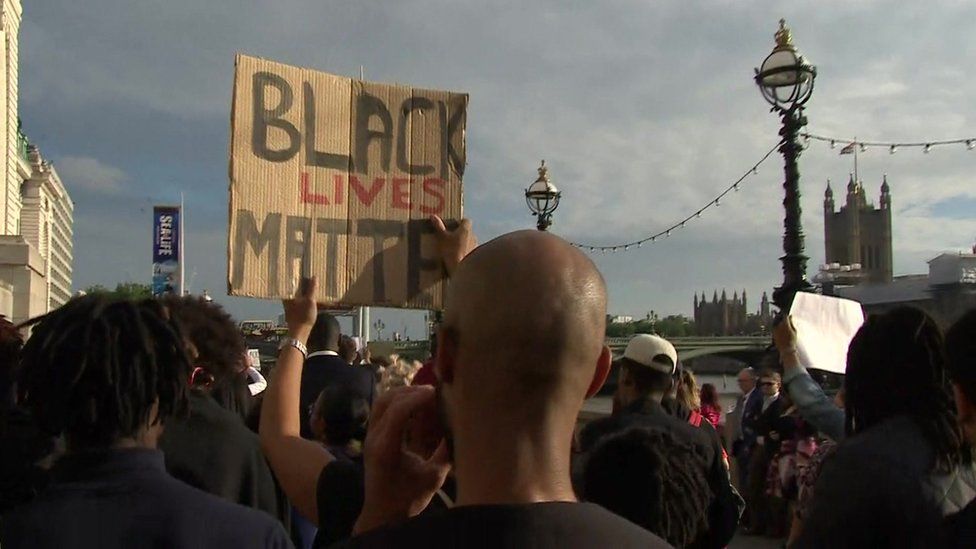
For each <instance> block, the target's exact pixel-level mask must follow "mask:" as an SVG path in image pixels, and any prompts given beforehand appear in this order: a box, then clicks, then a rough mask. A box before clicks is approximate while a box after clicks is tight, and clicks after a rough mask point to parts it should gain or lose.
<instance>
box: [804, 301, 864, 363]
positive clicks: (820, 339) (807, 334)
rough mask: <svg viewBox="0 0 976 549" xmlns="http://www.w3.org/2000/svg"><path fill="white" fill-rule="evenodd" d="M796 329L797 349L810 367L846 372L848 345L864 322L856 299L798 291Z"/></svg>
mask: <svg viewBox="0 0 976 549" xmlns="http://www.w3.org/2000/svg"><path fill="white" fill-rule="evenodd" d="M790 317H791V318H792V319H793V326H794V327H795V328H796V350H797V352H798V354H799V356H800V363H801V364H803V365H804V366H805V367H807V368H816V369H818V370H825V371H828V372H835V373H838V374H843V373H844V372H845V371H846V370H847V347H848V346H849V345H850V344H851V339H853V338H854V334H856V333H857V331H858V329H860V327H861V325H862V324H864V313H863V312H862V311H861V305H860V304H859V303H857V302H856V301H851V300H849V299H841V298H839V297H829V296H824V295H819V294H810V293H805V292H798V293H797V294H796V297H795V298H793V306H792V307H790Z"/></svg>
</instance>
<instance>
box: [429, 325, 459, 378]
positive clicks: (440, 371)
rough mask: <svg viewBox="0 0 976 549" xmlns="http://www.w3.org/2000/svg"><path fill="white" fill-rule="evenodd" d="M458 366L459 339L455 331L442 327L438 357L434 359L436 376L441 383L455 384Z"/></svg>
mask: <svg viewBox="0 0 976 549" xmlns="http://www.w3.org/2000/svg"><path fill="white" fill-rule="evenodd" d="M456 365H457V337H456V334H455V333H454V330H452V329H450V328H447V327H443V326H442V327H441V328H439V329H438V330H437V356H436V357H434V374H435V375H436V376H437V380H438V381H439V382H440V383H453V382H454V368H455V367H456Z"/></svg>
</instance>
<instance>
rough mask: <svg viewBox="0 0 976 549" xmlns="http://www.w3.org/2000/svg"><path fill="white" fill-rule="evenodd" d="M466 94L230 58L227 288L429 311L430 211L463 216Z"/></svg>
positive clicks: (438, 286)
mask: <svg viewBox="0 0 976 549" xmlns="http://www.w3.org/2000/svg"><path fill="white" fill-rule="evenodd" d="M467 103H468V96H467V95H466V94H459V93H452V92H446V91H434V90H424V89H418V88H412V87H409V86H399V85H386V84H376V83H371V82H364V81H360V80H353V79H350V78H345V77H342V76H336V75H332V74H328V73H324V72H318V71H313V70H310V69H303V68H298V67H292V66H288V65H283V64H280V63H275V62H272V61H267V60H264V59H258V58H254V57H249V56H246V55H238V56H237V60H236V70H235V74H234V99H233V107H232V114H231V154H230V227H229V231H228V262H227V273H228V281H227V282H228V293H229V294H230V295H237V296H250V297H264V298H282V297H289V296H291V295H293V294H294V291H295V288H297V284H298V280H299V278H300V277H301V276H309V275H313V274H314V275H317V276H318V279H319V291H318V295H319V300H320V301H321V302H322V303H334V304H339V305H344V306H349V305H383V306H389V307H410V308H427V309H439V308H441V307H442V305H443V289H444V288H443V280H442V276H443V275H442V272H441V266H440V262H439V261H438V260H437V259H436V258H437V256H436V251H435V246H434V238H433V236H432V232H433V228H432V227H431V225H430V223H429V221H428V218H429V216H430V215H431V214H437V215H439V216H441V218H443V219H444V220H445V222H447V223H450V222H452V221H453V222H454V223H455V224H456V223H457V221H459V220H460V219H461V209H462V198H463V193H462V184H461V177H462V175H463V174H464V165H465V123H466V117H467Z"/></svg>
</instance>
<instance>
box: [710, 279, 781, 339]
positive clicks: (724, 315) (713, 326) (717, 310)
mask: <svg viewBox="0 0 976 549" xmlns="http://www.w3.org/2000/svg"><path fill="white" fill-rule="evenodd" d="M769 306H770V303H769V297H768V296H767V295H766V293H765V292H763V296H762V300H761V301H760V305H759V311H758V312H757V313H755V314H750V313H749V309H748V303H747V300H746V291H745V290H742V296H741V297H739V293H738V292H735V293H733V294H732V299H729V298H728V296H727V294H726V293H725V290H722V297H721V298H720V297H719V296H718V292H717V291H715V292H713V293H712V300H711V301H708V299H707V298H706V297H705V293H704V292H702V295H701V299H700V300H699V298H698V294H695V298H694V308H695V315H694V317H695V330H696V332H697V333H698V335H702V336H733V335H746V334H754V333H760V332H762V331H764V330H767V329H768V328H769V326H770V323H771V321H772V315H771V314H770V309H769Z"/></svg>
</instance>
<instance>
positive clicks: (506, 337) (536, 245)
mask: <svg viewBox="0 0 976 549" xmlns="http://www.w3.org/2000/svg"><path fill="white" fill-rule="evenodd" d="M606 308H607V297H606V287H605V284H604V282H603V277H602V276H601V275H600V273H599V272H598V271H597V269H596V266H595V265H594V264H593V262H592V261H590V259H589V258H587V257H586V256H585V255H583V254H582V253H581V252H580V251H578V250H577V249H575V248H573V247H572V246H570V245H569V244H568V243H567V242H566V241H564V240H562V239H560V238H558V237H556V236H553V235H551V234H548V233H545V232H541V231H519V232H515V233H510V234H507V235H504V236H501V237H499V238H496V239H495V240H492V241H490V242H488V243H486V244H484V245H482V246H481V247H479V248H478V249H476V250H475V251H474V252H472V253H471V254H469V255H468V256H467V257H466V258H465V260H464V261H463V262H462V263H461V265H460V267H459V268H458V271H457V272H456V273H455V276H454V277H453V279H452V281H451V286H450V291H449V295H448V300H447V314H446V317H445V325H446V327H447V329H448V330H449V331H450V332H451V334H452V337H453V338H454V339H455V343H456V347H457V361H458V363H459V365H460V366H459V370H464V371H463V373H460V372H459V375H462V376H463V377H465V378H466V381H468V382H470V384H471V386H477V387H478V388H479V389H478V390H479V392H482V391H489V390H490V389H491V388H495V387H497V388H499V389H500V390H505V391H513V390H516V391H517V390H525V391H530V392H531V391H539V392H552V391H557V392H558V391H569V392H570V393H579V395H580V398H582V395H583V393H585V391H586V389H587V388H588V387H589V385H590V383H591V381H592V379H593V375H594V372H595V370H596V363H597V360H598V359H599V357H600V355H601V353H602V351H603V342H604V331H605V322H606ZM465 385H469V384H468V383H465ZM490 392H494V391H490Z"/></svg>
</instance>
